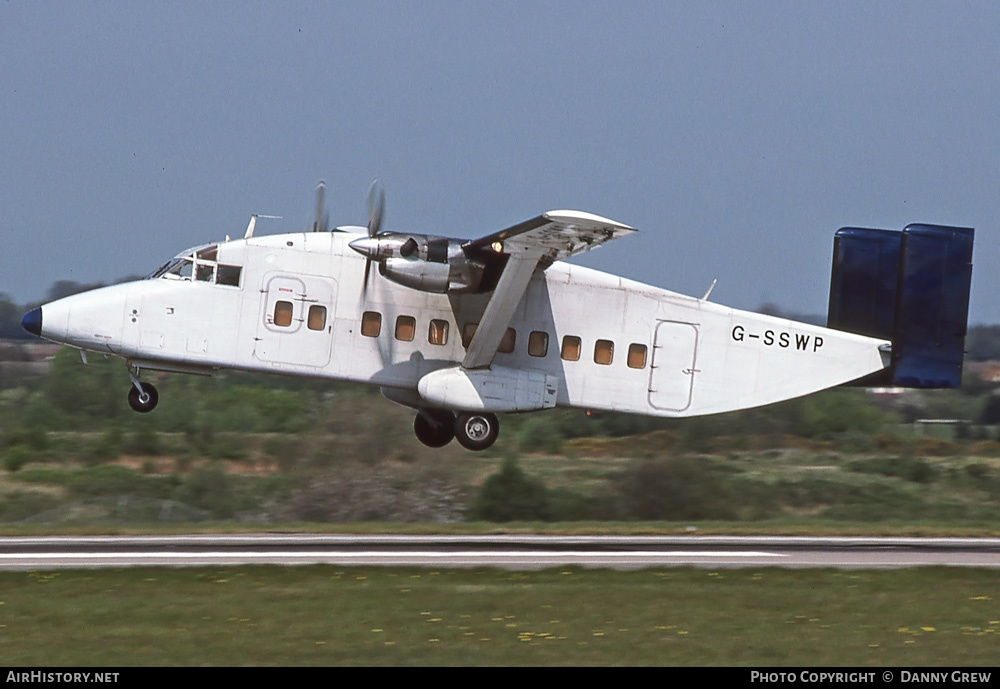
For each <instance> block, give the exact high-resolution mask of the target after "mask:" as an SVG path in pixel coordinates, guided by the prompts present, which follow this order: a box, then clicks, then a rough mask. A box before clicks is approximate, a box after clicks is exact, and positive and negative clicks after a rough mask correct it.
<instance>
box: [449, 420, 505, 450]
mask: <svg viewBox="0 0 1000 689" xmlns="http://www.w3.org/2000/svg"><path fill="white" fill-rule="evenodd" d="M498 435H500V421H499V420H498V419H497V415H496V414H482V413H478V412H477V413H472V414H470V413H463V414H459V415H458V417H457V418H456V419H455V439H456V440H458V442H459V444H461V445H462V447H464V448H465V449H467V450H473V451H475V452H478V451H479V450H485V449H486V448H488V447H490V446H491V445H492V444H493V443H495V442H496V440H497V436H498Z"/></svg>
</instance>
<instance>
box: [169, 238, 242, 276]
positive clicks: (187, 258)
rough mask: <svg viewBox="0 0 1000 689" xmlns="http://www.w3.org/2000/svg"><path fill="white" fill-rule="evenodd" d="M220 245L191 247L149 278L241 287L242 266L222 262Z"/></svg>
mask: <svg viewBox="0 0 1000 689" xmlns="http://www.w3.org/2000/svg"><path fill="white" fill-rule="evenodd" d="M218 257H219V247H218V246H217V245H215V244H212V245H210V246H204V247H201V248H200V249H189V250H188V251H185V252H184V253H183V254H181V255H180V256H177V257H176V258H174V259H173V260H172V261H170V262H169V263H165V264H164V265H162V266H160V268H159V269H157V270H156V272H154V273H153V274H152V275H150V276H149V279H156V278H166V279H168V280H197V281H198V282H209V283H215V284H216V285H225V286H227V287H239V286H240V277H241V275H242V273H243V267H242V266H233V265H226V264H220V263H217V262H216V261H217V260H218Z"/></svg>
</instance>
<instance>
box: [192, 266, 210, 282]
mask: <svg viewBox="0 0 1000 689" xmlns="http://www.w3.org/2000/svg"><path fill="white" fill-rule="evenodd" d="M214 277H215V264H214V263H198V264H197V268H195V271H194V278H195V280H201V281H202V282H211V281H212V278H214Z"/></svg>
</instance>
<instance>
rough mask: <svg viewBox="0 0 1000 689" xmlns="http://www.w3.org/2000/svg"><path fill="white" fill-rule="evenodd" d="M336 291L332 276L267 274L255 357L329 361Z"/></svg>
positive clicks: (316, 363)
mask: <svg viewBox="0 0 1000 689" xmlns="http://www.w3.org/2000/svg"><path fill="white" fill-rule="evenodd" d="M336 293H337V283H336V282H335V281H333V280H330V279H329V278H322V277H317V276H315V275H286V274H280V273H268V274H267V275H265V276H264V283H263V285H262V289H261V297H262V298H261V311H260V316H259V319H258V321H257V336H256V338H255V340H256V342H255V344H254V356H255V357H257V358H258V359H259V360H261V361H267V362H272V363H276V364H298V365H301V366H316V367H322V366H326V365H327V364H329V363H330V352H331V345H332V342H333V316H334V306H335V302H334V299H335V297H336Z"/></svg>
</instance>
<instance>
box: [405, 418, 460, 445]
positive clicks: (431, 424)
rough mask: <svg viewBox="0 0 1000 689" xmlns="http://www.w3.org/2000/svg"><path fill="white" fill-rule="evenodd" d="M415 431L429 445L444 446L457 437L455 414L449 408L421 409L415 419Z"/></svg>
mask: <svg viewBox="0 0 1000 689" xmlns="http://www.w3.org/2000/svg"><path fill="white" fill-rule="evenodd" d="M413 432H414V433H415V434H416V436H417V440H419V441H420V442H422V443H423V444H424V445H426V446H427V447H444V446H445V445H447V444H448V443H450V442H451V441H452V440H454V438H455V414H454V413H453V412H450V411H448V410H447V409H421V410H420V412H418V413H417V416H416V418H415V419H413Z"/></svg>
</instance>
